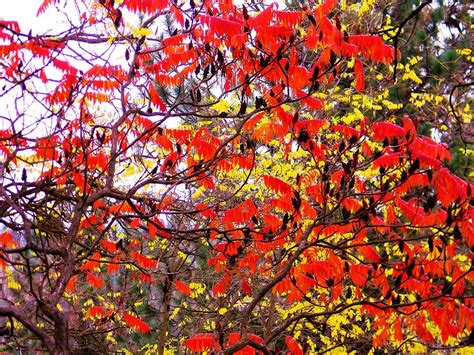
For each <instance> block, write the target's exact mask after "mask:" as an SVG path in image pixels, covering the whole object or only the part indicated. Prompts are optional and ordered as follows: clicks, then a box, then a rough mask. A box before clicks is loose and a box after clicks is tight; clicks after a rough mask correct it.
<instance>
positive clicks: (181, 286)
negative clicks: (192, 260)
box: [174, 280, 192, 296]
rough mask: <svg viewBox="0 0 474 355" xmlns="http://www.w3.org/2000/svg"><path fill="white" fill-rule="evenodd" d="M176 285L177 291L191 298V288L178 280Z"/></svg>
mask: <svg viewBox="0 0 474 355" xmlns="http://www.w3.org/2000/svg"><path fill="white" fill-rule="evenodd" d="M174 285H175V287H176V290H177V291H179V292H181V293H182V294H184V295H186V296H191V294H192V291H191V288H189V286H188V285H186V284H185V283H184V282H181V281H179V280H176V281H175V282H174Z"/></svg>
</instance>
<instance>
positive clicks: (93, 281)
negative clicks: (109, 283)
mask: <svg viewBox="0 0 474 355" xmlns="http://www.w3.org/2000/svg"><path fill="white" fill-rule="evenodd" d="M87 282H88V283H89V285H91V286H92V287H94V288H102V287H104V281H102V279H101V278H100V277H99V276H97V275H94V274H93V273H90V272H88V273H87Z"/></svg>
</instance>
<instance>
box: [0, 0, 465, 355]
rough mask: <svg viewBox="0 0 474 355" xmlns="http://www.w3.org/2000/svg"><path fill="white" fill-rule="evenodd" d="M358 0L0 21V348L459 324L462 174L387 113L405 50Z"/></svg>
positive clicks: (392, 341) (163, 6)
mask: <svg viewBox="0 0 474 355" xmlns="http://www.w3.org/2000/svg"><path fill="white" fill-rule="evenodd" d="M369 3H370V2H367V3H365V2H363V3H362V4H360V5H359V6H357V5H354V4H352V5H350V6H346V5H344V4H341V5H339V4H337V2H336V1H329V0H328V1H325V2H323V3H322V4H320V5H316V4H313V3H312V2H309V3H308V4H306V5H304V6H300V5H299V4H297V3H296V2H295V3H292V4H288V8H286V9H280V8H278V7H277V5H276V4H266V3H264V2H255V1H254V2H250V3H247V4H244V5H235V4H233V3H232V2H231V1H222V2H219V3H214V2H210V1H203V2H198V1H193V0H190V1H189V2H180V1H173V2H168V1H164V0H157V1H153V2H148V1H139V0H123V1H120V2H119V1H117V2H114V1H113V0H111V1H109V0H99V1H77V2H75V4H74V8H73V9H71V11H69V10H68V11H67V21H66V23H67V28H66V29H64V30H58V32H57V33H54V34H51V33H48V34H36V35H34V34H32V33H24V32H22V30H21V29H20V27H19V25H18V23H17V22H15V21H1V22H0V38H1V40H2V44H1V46H0V60H1V64H2V65H1V69H0V74H1V75H2V77H4V78H5V84H4V86H3V88H2V94H1V95H2V100H4V103H5V104H4V105H3V106H4V107H6V108H5V110H4V111H3V112H2V127H0V128H1V131H0V151H1V155H2V164H1V165H0V168H1V170H0V177H1V179H2V184H1V186H0V194H1V197H2V202H1V204H0V206H1V208H0V224H1V225H2V232H1V234H0V267H1V270H2V277H3V279H4V280H5V281H6V282H4V283H3V284H4V286H3V288H2V300H1V303H0V317H2V318H1V319H2V322H3V326H2V328H1V334H2V336H3V337H2V342H3V346H4V348H5V349H6V350H15V349H16V350H22V349H28V350H38V351H40V350H41V351H44V350H46V351H48V352H50V353H56V354H67V353H108V352H114V351H119V350H121V351H123V350H127V351H131V352H138V351H143V352H146V351H151V352H155V351H156V352H158V353H160V354H162V353H164V352H165V351H166V350H169V351H171V352H185V351H187V352H203V351H216V352H217V351H222V352H223V353H224V354H231V353H236V352H237V353H242V354H243V353H255V352H260V353H266V354H268V353H278V352H282V351H290V352H291V353H296V354H302V353H313V352H316V351H330V350H332V349H337V348H338V349H342V350H346V351H352V350H365V351H369V350H370V349H380V350H388V351H400V350H401V351H409V350H418V351H420V349H421V350H425V351H426V350H428V349H444V348H447V349H449V348H463V347H466V346H468V345H470V344H471V343H472V327H473V323H472V319H474V318H473V298H472V281H473V272H472V270H473V268H472V248H473V247H474V230H473V224H472V219H473V215H474V209H473V193H472V185H471V184H470V183H469V182H468V181H466V180H463V179H462V178H460V177H458V176H456V175H455V174H454V173H453V172H451V171H450V170H449V169H447V167H446V164H448V162H449V161H450V159H451V153H450V151H449V149H448V148H447V147H446V145H444V144H442V143H439V142H437V141H436V140H434V139H432V137H429V136H426V135H423V134H422V133H423V132H422V131H421V130H420V128H419V127H417V123H416V120H413V119H411V118H410V117H409V116H408V115H403V114H401V115H400V116H393V110H397V109H398V106H397V105H398V104H399V103H397V102H392V101H391V99H390V97H389V95H388V94H389V93H388V90H390V86H391V82H390V80H389V78H388V77H387V76H386V75H385V76H384V73H387V72H388V70H389V69H387V68H388V67H389V66H390V65H391V63H393V62H394V61H398V62H400V60H402V57H401V53H400V51H398V50H396V49H395V48H394V47H393V46H391V45H388V44H386V43H384V41H383V39H382V38H381V37H379V36H378V35H374V34H369V33H367V34H361V33H357V30H356V29H355V25H354V22H352V23H351V22H350V21H355V20H356V19H357V18H358V17H357V16H361V15H363V12H362V13H361V11H362V10H363V9H364V7H367V6H370V4H369ZM63 5H64V4H61V3H56V2H53V1H50V0H45V1H44V2H43V4H42V5H41V7H40V8H39V11H38V12H39V14H42V13H44V12H46V11H55V10H54V9H55V7H57V10H56V11H57V12H58V13H59V9H60V8H61V6H63ZM68 6H70V4H69V5H68ZM72 10H74V11H72ZM344 21H348V22H347V24H346V23H345V22H344ZM132 23H133V24H132ZM369 30H371V29H370V28H369ZM367 32H368V31H367ZM374 32H376V31H374ZM411 75H413V74H411ZM427 88H428V89H429V88H430V86H429V85H428V86H427ZM379 107H381V108H382V109H383V110H382V109H380V108H379ZM384 110H385V111H384ZM381 111H383V112H386V114H382V113H381Z"/></svg>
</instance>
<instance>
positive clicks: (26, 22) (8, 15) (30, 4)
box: [0, 0, 54, 34]
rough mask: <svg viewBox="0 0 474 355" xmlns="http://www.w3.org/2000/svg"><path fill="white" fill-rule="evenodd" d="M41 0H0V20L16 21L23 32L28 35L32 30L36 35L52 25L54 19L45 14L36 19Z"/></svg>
mask: <svg viewBox="0 0 474 355" xmlns="http://www.w3.org/2000/svg"><path fill="white" fill-rule="evenodd" d="M41 3H42V0H0V19H3V20H7V21H18V23H19V24H20V28H21V30H22V31H23V32H26V33H28V31H29V30H30V29H33V34H38V33H39V32H42V31H44V30H46V29H51V28H52V27H53V25H54V17H52V16H47V13H45V14H43V15H41V16H40V17H39V18H37V17H36V13H37V11H38V8H39V7H40V5H41Z"/></svg>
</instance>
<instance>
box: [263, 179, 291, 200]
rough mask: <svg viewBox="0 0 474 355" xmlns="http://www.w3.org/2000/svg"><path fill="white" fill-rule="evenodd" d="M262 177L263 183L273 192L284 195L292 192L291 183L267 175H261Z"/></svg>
mask: <svg viewBox="0 0 474 355" xmlns="http://www.w3.org/2000/svg"><path fill="white" fill-rule="evenodd" d="M262 178H263V181H264V182H265V185H266V186H267V187H268V188H270V189H272V190H273V191H275V192H278V193H280V194H285V195H288V194H291V193H292V192H293V188H292V187H291V185H290V184H288V183H286V182H284V181H283V180H280V179H278V178H276V177H273V176H269V175H262Z"/></svg>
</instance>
